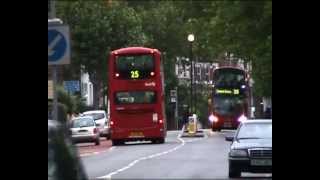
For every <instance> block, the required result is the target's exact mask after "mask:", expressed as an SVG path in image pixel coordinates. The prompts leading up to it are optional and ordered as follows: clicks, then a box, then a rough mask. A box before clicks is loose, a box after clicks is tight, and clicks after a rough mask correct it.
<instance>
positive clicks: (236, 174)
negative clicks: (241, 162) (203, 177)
mask: <svg viewBox="0 0 320 180" xmlns="http://www.w3.org/2000/svg"><path fill="white" fill-rule="evenodd" d="M240 176H241V171H239V170H238V169H234V168H230V167H229V178H238V177H240Z"/></svg>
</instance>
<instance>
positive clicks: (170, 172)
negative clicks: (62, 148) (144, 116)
mask: <svg viewBox="0 0 320 180" xmlns="http://www.w3.org/2000/svg"><path fill="white" fill-rule="evenodd" d="M179 133H180V132H178V131H168V135H167V138H166V143H165V144H150V143H127V144H126V145H121V146H111V143H110V141H106V140H102V141H101V145H100V146H101V147H99V146H94V145H93V144H91V148H90V145H78V147H79V152H80V154H81V158H82V161H83V163H84V166H85V169H86V171H87V173H88V175H89V178H90V179H95V178H101V179H110V178H111V179H159V178H161V179H162V178H164V179H169V178H170V179H171V178H179V179H228V159H227V153H228V148H229V146H230V142H227V141H225V136H226V135H227V134H231V133H233V132H232V131H222V132H211V131H210V130H205V134H206V135H205V137H203V138H178V134H179ZM86 148H87V149H86ZM88 149H89V150H88ZM242 175H243V176H244V177H245V178H246V179H248V178H249V179H256V178H259V179H266V178H269V179H270V178H272V177H271V176H272V175H270V174H250V173H242Z"/></svg>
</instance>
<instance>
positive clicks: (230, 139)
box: [226, 136, 234, 141]
mask: <svg viewBox="0 0 320 180" xmlns="http://www.w3.org/2000/svg"><path fill="white" fill-rule="evenodd" d="M233 139H234V138H233V136H227V137H226V141H233Z"/></svg>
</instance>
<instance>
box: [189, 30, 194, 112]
mask: <svg viewBox="0 0 320 180" xmlns="http://www.w3.org/2000/svg"><path fill="white" fill-rule="evenodd" d="M188 41H189V42H190V60H191V73H190V79H191V85H190V108H191V110H190V111H191V113H193V102H192V98H193V93H192V89H193V54H192V43H193V41H194V35H193V34H189V35H188Z"/></svg>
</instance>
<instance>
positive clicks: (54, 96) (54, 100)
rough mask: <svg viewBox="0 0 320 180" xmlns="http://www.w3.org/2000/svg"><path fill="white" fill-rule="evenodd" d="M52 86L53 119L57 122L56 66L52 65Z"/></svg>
mask: <svg viewBox="0 0 320 180" xmlns="http://www.w3.org/2000/svg"><path fill="white" fill-rule="evenodd" d="M52 71H53V73H52V75H53V77H52V82H53V83H52V84H53V85H52V86H53V119H54V120H58V94H57V89H56V85H57V66H56V65H53V66H52Z"/></svg>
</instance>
